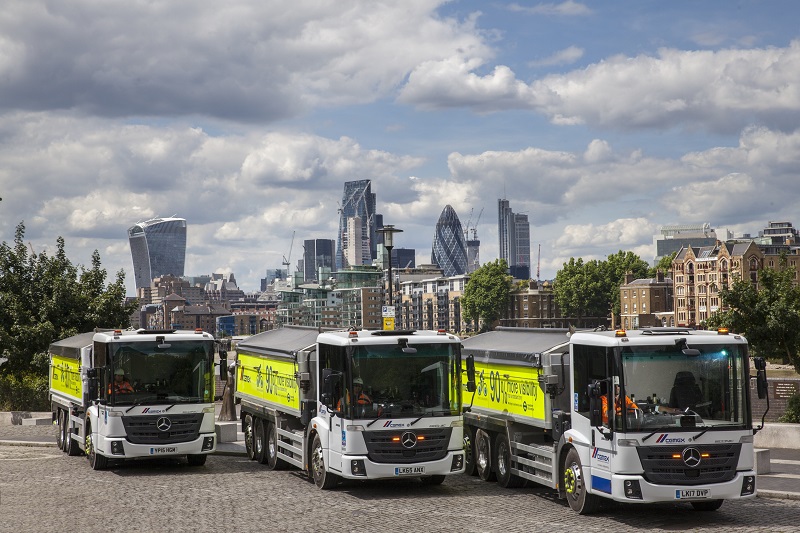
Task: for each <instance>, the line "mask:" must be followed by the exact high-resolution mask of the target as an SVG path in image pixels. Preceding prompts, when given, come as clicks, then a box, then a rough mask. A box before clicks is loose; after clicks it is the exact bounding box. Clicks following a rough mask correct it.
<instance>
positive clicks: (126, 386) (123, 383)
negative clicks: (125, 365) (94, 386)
mask: <svg viewBox="0 0 800 533" xmlns="http://www.w3.org/2000/svg"><path fill="white" fill-rule="evenodd" d="M112 390H113V391H114V393H116V394H129V393H131V392H134V390H133V385H131V383H130V381H128V380H127V379H125V371H124V370H122V369H121V368H118V369H116V370H115V371H114V381H113V383H109V384H108V393H109V394H111V391H112Z"/></svg>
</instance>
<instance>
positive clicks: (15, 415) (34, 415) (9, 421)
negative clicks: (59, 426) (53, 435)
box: [0, 411, 53, 426]
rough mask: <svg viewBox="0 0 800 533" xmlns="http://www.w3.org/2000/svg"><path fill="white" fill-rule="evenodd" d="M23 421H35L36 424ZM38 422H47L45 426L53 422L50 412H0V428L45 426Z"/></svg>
mask: <svg viewBox="0 0 800 533" xmlns="http://www.w3.org/2000/svg"><path fill="white" fill-rule="evenodd" d="M25 420H37V422H28V423H26V422H25ZM39 420H47V424H49V423H51V422H52V421H53V415H52V413H50V412H47V411H44V412H35V411H2V412H0V426H21V425H26V426H27V425H31V424H33V425H46V424H45V423H44V422H39Z"/></svg>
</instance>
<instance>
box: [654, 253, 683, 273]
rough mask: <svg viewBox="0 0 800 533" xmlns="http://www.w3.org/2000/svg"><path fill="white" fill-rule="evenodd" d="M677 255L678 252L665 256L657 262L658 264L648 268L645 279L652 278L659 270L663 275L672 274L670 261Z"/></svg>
mask: <svg viewBox="0 0 800 533" xmlns="http://www.w3.org/2000/svg"><path fill="white" fill-rule="evenodd" d="M676 255H678V252H672V253H671V254H668V255H665V256H664V257H662V258H661V259H659V260H658V263H657V264H656V266H654V267H650V268H649V269H648V270H647V277H648V278H654V277H656V274H657V273H658V271H659V270H660V271H661V272H663V273H664V275H666V276H669V275H670V273H671V272H672V261H673V260H674V259H675V256H676Z"/></svg>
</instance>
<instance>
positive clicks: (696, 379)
mask: <svg viewBox="0 0 800 533" xmlns="http://www.w3.org/2000/svg"><path fill="white" fill-rule="evenodd" d="M690 346H691V348H694V349H696V350H698V351H699V352H700V353H699V355H696V353H693V354H691V355H685V354H684V353H683V351H682V350H681V349H680V347H678V346H675V345H674V344H673V345H664V346H635V347H625V348H623V349H622V354H621V355H622V365H623V372H624V378H625V393H626V395H627V396H628V397H629V398H630V399H631V400H632V402H633V403H635V404H636V406H637V407H638V409H632V408H631V407H630V406H629V408H628V409H627V413H626V416H625V425H626V426H627V429H628V430H633V431H636V430H643V431H647V430H648V429H651V430H652V429H657V428H668V429H670V430H674V431H680V430H681V429H685V430H688V431H692V430H693V429H694V428H697V427H704V428H711V427H713V428H719V429H726V428H730V429H734V428H738V429H741V428H744V427H747V426H749V425H750V406H749V404H748V398H749V396H748V394H747V392H748V391H747V387H748V385H749V384H748V382H747V364H748V355H747V348H746V345H744V344H735V343H730V344H691V343H690Z"/></svg>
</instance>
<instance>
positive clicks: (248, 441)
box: [242, 415, 255, 461]
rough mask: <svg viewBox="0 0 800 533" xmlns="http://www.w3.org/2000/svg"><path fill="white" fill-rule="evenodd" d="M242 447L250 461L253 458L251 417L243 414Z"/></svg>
mask: <svg viewBox="0 0 800 533" xmlns="http://www.w3.org/2000/svg"><path fill="white" fill-rule="evenodd" d="M243 426H244V427H243V428H242V429H243V430H244V449H245V450H247V458H248V459H250V460H251V461H252V460H253V459H254V458H255V451H254V448H253V417H252V416H251V415H245V417H244V424H243Z"/></svg>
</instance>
